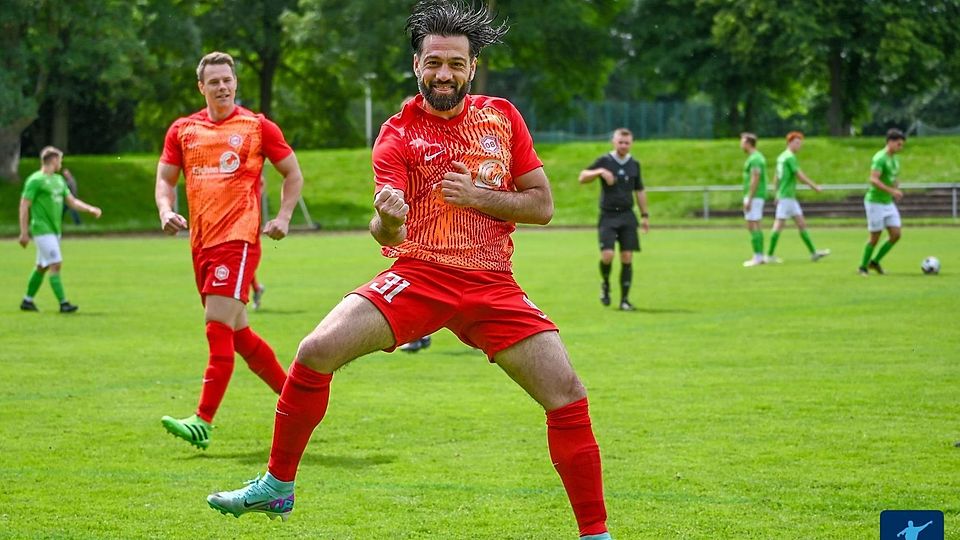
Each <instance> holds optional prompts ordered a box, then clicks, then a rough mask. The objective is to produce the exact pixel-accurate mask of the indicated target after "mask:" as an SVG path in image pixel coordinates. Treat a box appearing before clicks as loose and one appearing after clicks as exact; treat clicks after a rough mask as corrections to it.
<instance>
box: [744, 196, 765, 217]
mask: <svg viewBox="0 0 960 540" xmlns="http://www.w3.org/2000/svg"><path fill="white" fill-rule="evenodd" d="M743 219H745V220H747V221H760V220H761V219H763V199H760V198H758V197H754V198H753V199H752V200H751V201H750V210H749V211H747V212H744V213H743Z"/></svg>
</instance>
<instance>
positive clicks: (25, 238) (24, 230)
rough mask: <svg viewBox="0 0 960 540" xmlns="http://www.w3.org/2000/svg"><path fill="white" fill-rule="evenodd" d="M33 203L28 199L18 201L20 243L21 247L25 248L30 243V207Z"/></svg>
mask: <svg viewBox="0 0 960 540" xmlns="http://www.w3.org/2000/svg"><path fill="white" fill-rule="evenodd" d="M32 205H33V202H32V201H31V200H30V199H23V198H21V199H20V238H18V239H17V241H18V242H20V246H21V247H27V244H29V243H30V206H32Z"/></svg>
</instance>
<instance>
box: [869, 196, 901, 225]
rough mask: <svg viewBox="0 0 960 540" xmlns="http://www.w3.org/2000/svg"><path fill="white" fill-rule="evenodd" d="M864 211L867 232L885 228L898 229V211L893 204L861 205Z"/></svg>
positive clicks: (871, 203)
mask: <svg viewBox="0 0 960 540" xmlns="http://www.w3.org/2000/svg"><path fill="white" fill-rule="evenodd" d="M863 208H864V210H866V211H867V230H868V231H870V232H878V231H882V230H884V229H886V228H887V227H896V228H898V229H899V228H900V211H899V210H897V205H895V204H893V203H887V204H883V203H873V202H866V201H864V203H863Z"/></svg>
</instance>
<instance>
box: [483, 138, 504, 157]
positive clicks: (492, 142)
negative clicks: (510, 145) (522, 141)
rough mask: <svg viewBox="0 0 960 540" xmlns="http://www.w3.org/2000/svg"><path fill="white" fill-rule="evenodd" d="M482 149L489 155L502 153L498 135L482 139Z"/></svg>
mask: <svg viewBox="0 0 960 540" xmlns="http://www.w3.org/2000/svg"><path fill="white" fill-rule="evenodd" d="M480 148H483V151H484V152H486V153H488V154H496V153H498V152H500V140H499V139H497V136H496V135H484V136H483V137H481V138H480Z"/></svg>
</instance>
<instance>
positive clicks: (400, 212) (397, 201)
mask: <svg viewBox="0 0 960 540" xmlns="http://www.w3.org/2000/svg"><path fill="white" fill-rule="evenodd" d="M373 208H374V210H376V211H377V213H376V215H374V216H373V219H372V220H370V234H372V235H373V238H374V239H375V240H376V241H377V242H378V243H379V244H380V245H381V246H396V245H398V244H400V243H401V242H403V241H404V240H406V238H407V226H406V223H407V213H408V212H409V211H410V205H408V204H407V203H406V201H404V198H403V192H402V191H400V190H399V189H394V188H392V187H390V186H389V185H387V186H383V189H381V190H380V192H379V193H377V196H376V197H374V199H373Z"/></svg>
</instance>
